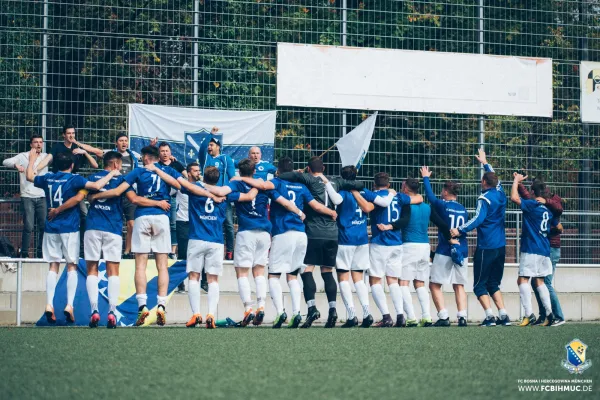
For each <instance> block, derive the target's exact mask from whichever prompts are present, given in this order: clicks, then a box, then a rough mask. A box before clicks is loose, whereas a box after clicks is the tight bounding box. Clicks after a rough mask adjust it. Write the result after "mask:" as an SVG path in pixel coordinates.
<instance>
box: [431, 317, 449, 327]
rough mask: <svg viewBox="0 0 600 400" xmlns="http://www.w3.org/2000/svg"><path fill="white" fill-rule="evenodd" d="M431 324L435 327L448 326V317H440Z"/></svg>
mask: <svg viewBox="0 0 600 400" xmlns="http://www.w3.org/2000/svg"><path fill="white" fill-rule="evenodd" d="M432 326H435V327H439V326H450V318H446V319H442V318H440V319H438V320H437V321H435V324H433V325H432Z"/></svg>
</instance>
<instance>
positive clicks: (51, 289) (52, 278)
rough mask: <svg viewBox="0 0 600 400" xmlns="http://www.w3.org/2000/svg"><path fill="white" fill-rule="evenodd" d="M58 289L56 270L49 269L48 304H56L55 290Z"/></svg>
mask: <svg viewBox="0 0 600 400" xmlns="http://www.w3.org/2000/svg"><path fill="white" fill-rule="evenodd" d="M55 290H56V272H54V271H48V276H47V277H46V304H49V305H53V304H54V291H55Z"/></svg>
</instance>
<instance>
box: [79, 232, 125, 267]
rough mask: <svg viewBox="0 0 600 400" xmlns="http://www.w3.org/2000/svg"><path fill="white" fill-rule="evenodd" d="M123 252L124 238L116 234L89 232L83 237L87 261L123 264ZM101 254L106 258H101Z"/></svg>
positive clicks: (84, 253)
mask: <svg viewBox="0 0 600 400" xmlns="http://www.w3.org/2000/svg"><path fill="white" fill-rule="evenodd" d="M122 250H123V238H122V237H121V236H119V235H115V234H114V233H110V232H104V231H97V230H94V229H92V230H89V231H85V235H83V255H84V256H85V260H86V261H99V260H100V258H103V259H104V260H105V261H111V262H121V251H122ZM100 253H102V254H103V255H104V257H100V255H101V254H100Z"/></svg>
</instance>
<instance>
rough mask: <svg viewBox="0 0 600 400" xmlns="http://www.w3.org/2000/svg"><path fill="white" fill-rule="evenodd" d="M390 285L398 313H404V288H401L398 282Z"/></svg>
mask: <svg viewBox="0 0 600 400" xmlns="http://www.w3.org/2000/svg"><path fill="white" fill-rule="evenodd" d="M388 286H389V287H390V296H392V303H394V308H395V309H396V315H400V314H404V304H402V303H403V300H402V290H401V289H400V285H398V283H397V282H396V283H392V284H391V285H388Z"/></svg>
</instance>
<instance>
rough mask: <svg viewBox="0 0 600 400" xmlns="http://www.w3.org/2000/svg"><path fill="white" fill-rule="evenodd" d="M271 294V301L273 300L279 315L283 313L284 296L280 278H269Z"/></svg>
mask: <svg viewBox="0 0 600 400" xmlns="http://www.w3.org/2000/svg"><path fill="white" fill-rule="evenodd" d="M269 292H270V293H271V300H273V306H274V307H275V310H277V315H279V314H281V313H282V312H283V294H282V293H281V282H279V277H277V278H269Z"/></svg>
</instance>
